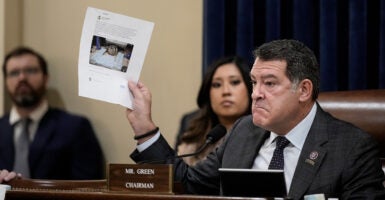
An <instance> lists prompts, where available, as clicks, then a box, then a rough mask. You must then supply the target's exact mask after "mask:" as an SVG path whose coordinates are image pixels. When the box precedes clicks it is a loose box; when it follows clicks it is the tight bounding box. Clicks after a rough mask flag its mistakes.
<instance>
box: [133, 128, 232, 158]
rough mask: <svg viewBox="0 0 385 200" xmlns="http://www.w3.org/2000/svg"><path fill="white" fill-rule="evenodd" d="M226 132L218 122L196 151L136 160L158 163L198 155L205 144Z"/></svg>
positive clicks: (214, 140) (217, 138) (216, 139)
mask: <svg viewBox="0 0 385 200" xmlns="http://www.w3.org/2000/svg"><path fill="white" fill-rule="evenodd" d="M226 132H227V130H226V128H225V127H224V126H223V125H221V124H218V125H216V126H215V127H214V128H213V129H211V131H210V132H209V133H208V134H207V136H206V141H205V143H204V144H203V145H202V146H201V147H200V148H199V149H198V150H197V151H195V152H193V153H189V154H182V155H179V156H173V157H169V158H166V159H162V160H147V161H141V162H138V163H137V164H151V163H159V162H164V161H166V160H169V159H172V160H174V159H175V158H184V157H189V156H195V155H198V154H200V153H201V152H202V151H203V150H205V149H206V147H207V146H209V145H210V144H214V143H215V142H217V141H218V140H219V139H221V138H222V137H223V136H224V135H226Z"/></svg>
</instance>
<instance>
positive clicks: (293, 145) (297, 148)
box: [252, 104, 317, 191]
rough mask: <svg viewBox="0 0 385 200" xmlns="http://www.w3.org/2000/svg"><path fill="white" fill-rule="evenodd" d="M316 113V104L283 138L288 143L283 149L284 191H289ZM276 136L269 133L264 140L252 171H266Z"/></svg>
mask: <svg viewBox="0 0 385 200" xmlns="http://www.w3.org/2000/svg"><path fill="white" fill-rule="evenodd" d="M316 112H317V106H316V104H314V105H313V107H312V109H311V111H310V112H309V114H308V115H307V116H306V117H305V118H304V119H303V120H302V121H301V122H300V123H298V124H297V126H295V127H294V128H293V129H292V130H291V131H289V132H288V133H287V134H286V135H285V137H286V139H288V140H289V141H290V144H289V145H288V146H287V147H286V148H285V149H284V152H283V157H284V161H285V162H284V169H283V171H284V174H285V182H286V190H287V191H289V189H290V185H291V181H292V180H293V176H294V171H295V168H296V167H297V163H298V159H299V156H300V154H301V151H302V147H303V144H304V143H305V140H306V137H307V135H308V133H309V130H310V127H311V125H312V123H313V120H314V117H315V114H316ZM277 136H278V135H277V134H276V133H273V132H271V133H270V137H269V138H268V139H266V141H265V143H264V144H263V145H262V147H261V149H260V150H259V153H258V155H257V157H256V158H255V160H254V164H253V167H252V168H253V169H259V170H267V169H268V168H269V164H270V161H271V158H272V157H273V154H274V150H275V146H276V143H275V141H274V139H275V138H276V137H277Z"/></svg>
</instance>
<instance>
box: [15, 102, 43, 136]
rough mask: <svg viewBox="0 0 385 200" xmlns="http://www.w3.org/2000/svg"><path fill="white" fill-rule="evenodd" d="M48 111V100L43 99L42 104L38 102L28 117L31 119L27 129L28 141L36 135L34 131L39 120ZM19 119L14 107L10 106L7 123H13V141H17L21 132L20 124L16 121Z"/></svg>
mask: <svg viewBox="0 0 385 200" xmlns="http://www.w3.org/2000/svg"><path fill="white" fill-rule="evenodd" d="M47 111H48V102H47V101H46V100H44V101H43V102H42V104H40V106H39V107H37V108H36V109H35V110H34V111H33V112H32V113H31V114H30V115H29V116H28V117H29V118H30V119H31V122H30V124H29V127H28V130H29V141H33V138H34V137H35V135H36V131H37V128H38V125H39V123H40V120H41V119H42V118H43V116H44V114H45V113H46V112H47ZM20 120H21V117H20V115H19V113H18V112H17V111H16V108H15V107H12V109H11V112H10V116H9V123H10V124H11V125H15V126H14V129H13V131H14V132H13V140H14V142H16V141H17V139H18V138H19V137H20V135H21V133H22V129H23V128H22V124H21V123H18V122H19V121H20Z"/></svg>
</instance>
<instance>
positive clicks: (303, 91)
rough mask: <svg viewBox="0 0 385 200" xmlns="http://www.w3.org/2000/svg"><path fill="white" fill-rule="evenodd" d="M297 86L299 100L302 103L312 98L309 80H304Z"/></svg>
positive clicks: (311, 85)
mask: <svg viewBox="0 0 385 200" xmlns="http://www.w3.org/2000/svg"><path fill="white" fill-rule="evenodd" d="M298 86H299V88H298V92H299V94H300V96H299V100H300V101H302V102H304V101H308V100H310V99H311V98H312V92H313V83H312V82H311V81H310V80H309V79H304V80H302V81H301V82H300V84H299V85H298Z"/></svg>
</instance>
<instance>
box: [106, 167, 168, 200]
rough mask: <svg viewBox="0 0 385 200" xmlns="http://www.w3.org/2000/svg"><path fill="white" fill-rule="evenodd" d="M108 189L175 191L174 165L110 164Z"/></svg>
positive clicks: (135, 191) (142, 191)
mask: <svg viewBox="0 0 385 200" xmlns="http://www.w3.org/2000/svg"><path fill="white" fill-rule="evenodd" d="M108 171H109V174H108V189H109V190H110V191H121V192H133V193H165V194H170V193H173V186H174V182H173V181H174V175H173V167H172V165H168V164H109V169H108Z"/></svg>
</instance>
